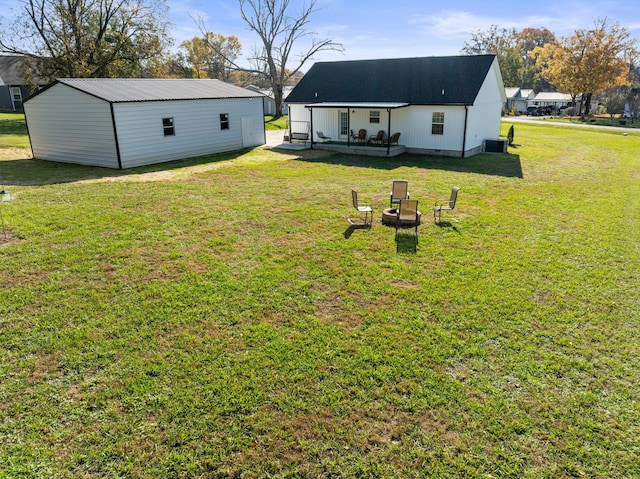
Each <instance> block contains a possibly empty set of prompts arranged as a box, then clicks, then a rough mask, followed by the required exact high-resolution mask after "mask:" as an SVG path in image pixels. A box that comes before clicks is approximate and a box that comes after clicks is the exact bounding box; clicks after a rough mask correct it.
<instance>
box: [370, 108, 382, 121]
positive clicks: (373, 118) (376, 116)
mask: <svg viewBox="0 0 640 479" xmlns="http://www.w3.org/2000/svg"><path fill="white" fill-rule="evenodd" d="M369 123H380V112H379V111H377V110H372V111H370V112H369Z"/></svg>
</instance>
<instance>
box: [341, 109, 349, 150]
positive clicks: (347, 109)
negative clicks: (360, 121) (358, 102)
mask: <svg viewBox="0 0 640 479" xmlns="http://www.w3.org/2000/svg"><path fill="white" fill-rule="evenodd" d="M339 127H340V125H338V128H339ZM347 130H348V131H347V148H349V147H350V146H351V107H349V108H347Z"/></svg>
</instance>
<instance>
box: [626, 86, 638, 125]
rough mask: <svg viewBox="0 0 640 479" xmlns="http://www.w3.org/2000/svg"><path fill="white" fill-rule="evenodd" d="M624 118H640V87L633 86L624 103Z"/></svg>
mask: <svg viewBox="0 0 640 479" xmlns="http://www.w3.org/2000/svg"><path fill="white" fill-rule="evenodd" d="M622 117H623V118H633V119H634V120H637V119H638V118H640V88H632V89H631V91H630V92H629V94H628V95H627V99H626V101H625V103H624V112H623V113H622Z"/></svg>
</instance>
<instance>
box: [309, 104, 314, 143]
mask: <svg viewBox="0 0 640 479" xmlns="http://www.w3.org/2000/svg"><path fill="white" fill-rule="evenodd" d="M309 116H310V117H311V121H310V122H309V126H310V128H311V130H310V131H309V138H310V140H311V149H312V150H313V108H312V107H309Z"/></svg>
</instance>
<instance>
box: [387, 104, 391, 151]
mask: <svg viewBox="0 0 640 479" xmlns="http://www.w3.org/2000/svg"><path fill="white" fill-rule="evenodd" d="M387 116H388V117H389V121H388V122H387V156H389V151H390V150H391V141H389V140H391V108H387Z"/></svg>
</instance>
